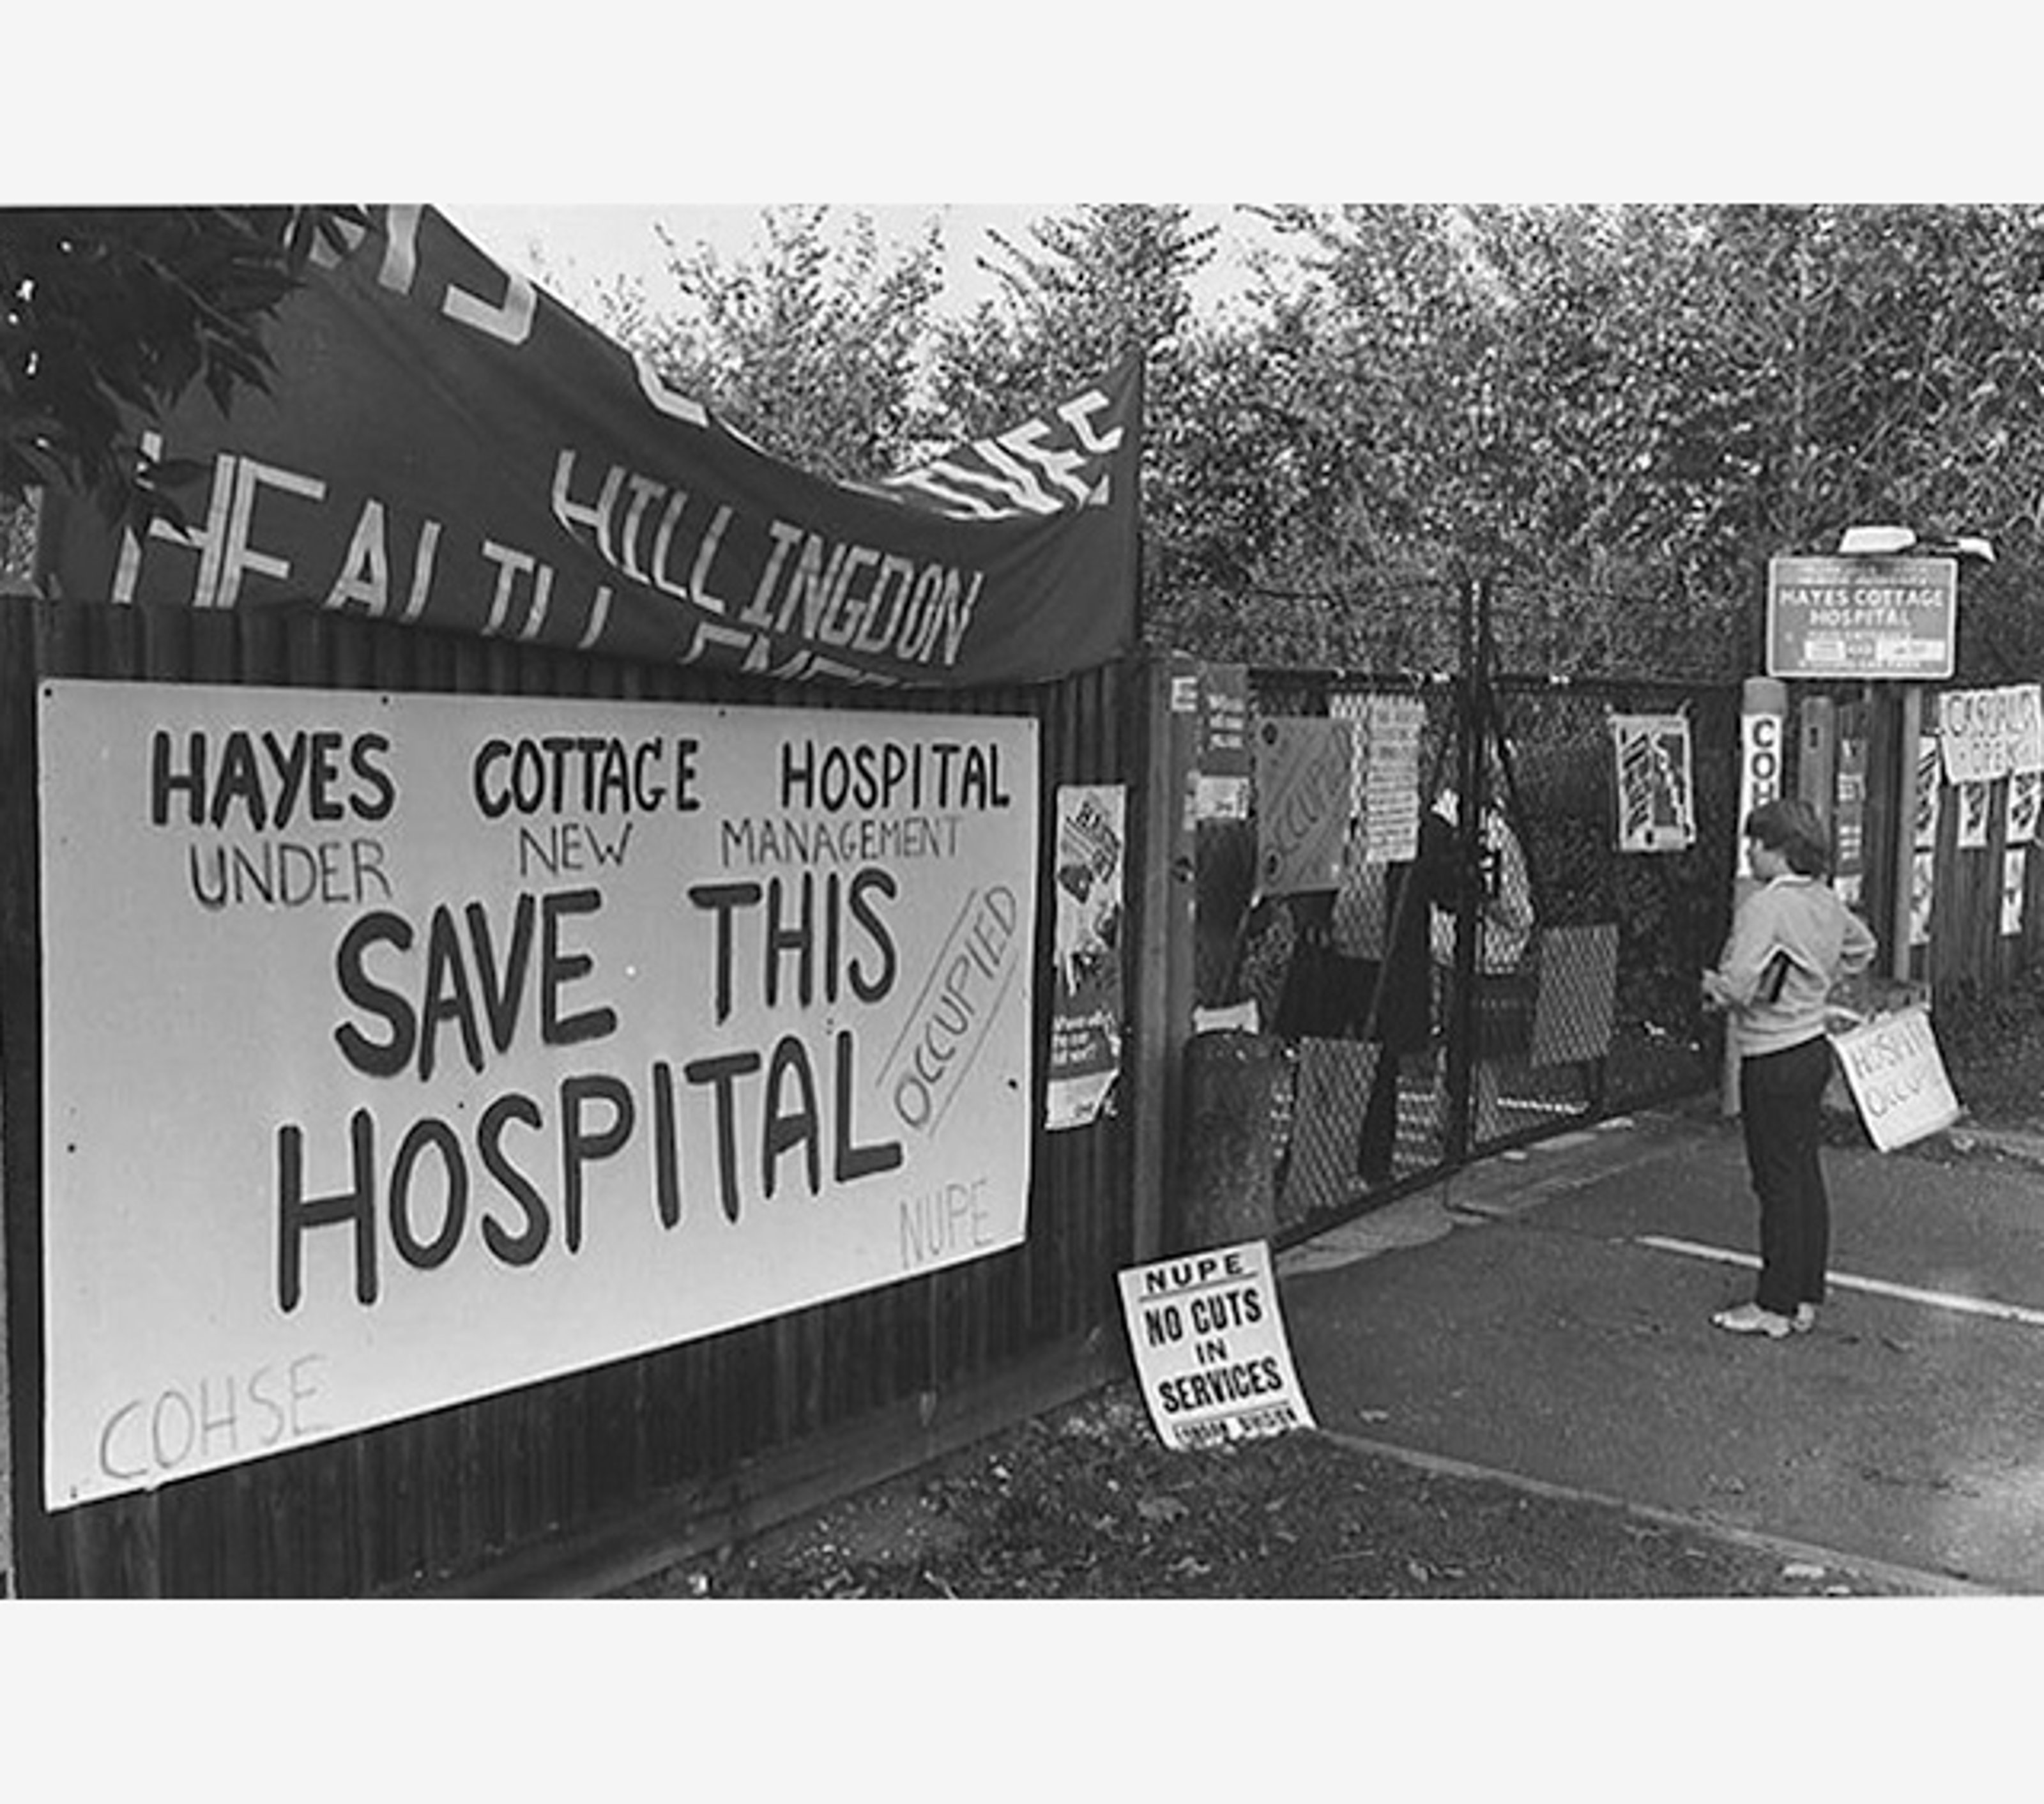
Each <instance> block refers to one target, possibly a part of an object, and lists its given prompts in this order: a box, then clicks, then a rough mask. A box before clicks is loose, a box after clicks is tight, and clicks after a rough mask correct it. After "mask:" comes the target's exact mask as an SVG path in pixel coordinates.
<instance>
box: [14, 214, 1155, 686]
mask: <svg viewBox="0 0 2044 1804" xmlns="http://www.w3.org/2000/svg"><path fill="white" fill-rule="evenodd" d="M375 218H376V221H377V225H376V226H375V229H373V230H371V231H369V232H367V233H363V234H361V235H360V237H359V242H357V243H356V244H355V245H354V247H353V248H352V250H350V251H349V252H348V253H347V254H346V255H345V256H339V257H332V256H329V257H328V258H326V259H325V261H324V263H323V264H322V265H321V267H317V268H315V270H314V271H313V272H312V275H311V279H310V280H309V282H308V283H307V285H306V287H305V288H304V289H303V290H301V291H300V292H299V293H298V294H294V295H293V296H292V297H291V298H290V300H288V301H287V302H286V303H285V304H284V306H283V307H282V309H281V310H280V311H279V317H278V321H277V325H276V326H275V329H274V330H273V331H272V333H271V335H270V337H269V340H268V344H269V346H270V349H271V355H272V356H273V358H274V359H275V363H276V366H277V368H276V374H275V375H274V376H273V378H272V379H271V394H268V395H267V396H265V395H262V394H246V395H244V396H242V397H240V398H237V399H236V402H235V403H234V406H233V409H232V413H231V414H229V415H228V416H225V417H223V416H222V415H221V413H220V412H219V411H218V410H217V408H216V407H215V406H213V402H212V401H211V399H210V398H208V397H206V395H205V394H203V392H202V390H199V389H198V387H194V390H193V393H192V395H191V397H190V398H188V399H187V400H186V402H184V403H183V404H182V405H181V406H180V407H179V410H177V411H176V412H175V413H173V414H172V415H171V417H169V418H168V419H167V420H166V421H165V422H164V423H163V429H162V430H161V432H160V433H152V435H150V437H149V438H148V440H147V441H146V442H147V443H148V445H149V448H151V449H152V451H154V452H156V455H159V456H163V457H165V458H175V459H193V460H197V461H198V462H199V463H201V464H206V465H209V466H210V472H211V473H210V475H209V478H208V479H206V480H203V481H201V482H198V483H194V484H193V485H192V486H191V487H190V488H188V489H186V490H180V491H179V502H180V504H181V505H182V506H183V508H184V510H185V513H186V519H187V523H188V524H187V528H186V531H185V532H184V533H182V534H180V533H178V532H176V531H175V530H173V529H171V528H169V527H167V526H165V525H158V526H156V527H155V528H153V529H152V531H151V532H150V533H149V534H148V536H147V537H136V536H135V535H133V534H118V533H113V532H111V531H109V529H108V528H107V527H106V524H105V522H104V521H103V520H102V517H100V515H99V514H98V511H97V510H95V509H94V508H93V507H92V506H90V504H87V503H84V502H72V503H71V505H69V506H67V507H65V508H63V509H62V510H60V518H59V521H58V523H57V527H56V546H55V550H56V557H55V560H54V571H55V575H56V586H57V590H58V592H59V593H60V594H64V595H68V596H71V597H75V598H79V599H83V600H105V599H107V598H112V599H113V600H114V601H117V602H148V603H156V604H167V605H186V606H192V607H197V608H226V607H258V606H273V605H279V604H286V605H290V604H295V605H298V606H313V607H318V608H325V609H330V610H335V611H337V612H340V613H344V614H357V615H363V616H370V617H377V618H380V619H385V620H393V621H406V622H410V623H413V624H417V625H425V626H434V627H442V628H451V629H455V630H459V631H467V632H470V633H479V634H483V635H486V636H488V637H503V638H509V639H516V640H530V641H534V642H537V643H540V644H551V645H559V646H567V647H572V648H577V649H579V650H582V651H587V652H599V653H602V654H605V655H609V656H617V657H624V658H629V659H634V660H640V661H644V662H658V663H674V664H701V665H706V666H711V667H721V668H725V669H730V670H735V671H747V672H751V673H753V674H755V675H762V676H768V677H774V678H778V679H793V680H799V681H824V682H829V681H836V682H846V683H878V684H886V685H892V686H913V687H939V688H955V687H969V686H974V685H979V684H988V683H1034V682H1039V681H1043V680H1047V679H1052V678H1055V677H1058V676H1062V675H1066V674H1067V673H1069V672H1070V671H1075V670H1082V669H1085V668H1087V667H1090V666H1093V665H1095V664H1101V663H1103V662H1105V661H1106V660H1109V659H1112V658H1113V657H1115V656H1118V655H1120V653H1122V652H1124V651H1126V650H1127V649H1128V648H1129V647H1130V646H1131V644H1132V643H1133V640H1134V637H1135V581H1136V535H1137V510H1136V459H1137V454H1138V449H1139V440H1140V437H1141V410H1142V398H1141V372H1140V363H1139V360H1131V362H1129V363H1127V364H1126V365H1124V366H1123V367H1120V369H1118V370H1116V371H1112V372H1110V373H1108V374H1106V375H1104V376H1103V377H1102V379H1101V381H1100V382H1099V383H1097V385H1096V386H1094V387H1091V388H1089V389H1086V390H1083V391H1082V392H1080V393H1078V394H1073V395H1070V396H1069V397H1066V398H1061V399H1058V400H1057V401H1055V402H1054V404H1052V405H1050V406H1047V407H1046V408H1045V410H1044V411H1043V413H1041V414H1039V416H1037V417H1035V418H1032V419H1030V420H1028V421H1024V422H1022V423H1021V424H1020V425H1016V426H1015V427H1013V428H1012V429H1009V430H1007V431H1005V432H1003V433H1000V434H998V435H997V436H996V437H993V438H990V439H985V440H977V441H975V442H974V443H973V444H969V445H963V446H960V447H958V448H955V449H954V450H952V451H950V452H946V453H945V454H944V455H943V456H941V457H939V458H937V459H936V460H932V461H931V462H929V463H927V464H922V465H920V466H919V467H916V469H914V470H912V471H907V472H905V473H904V474H902V475H897V476H894V477H891V478H889V479H887V480H886V481H885V482H882V483H875V484H872V485H870V486H859V487H855V486H851V485H847V484H844V483H836V482H832V481H829V480H828V479H824V478H821V477H819V476H816V475H811V474H809V473H807V472H805V471H801V470H800V469H797V468H795V467H793V466H791V465H790V464H786V463H783V462H782V461H780V460H778V459H775V458H773V457H770V456H767V454H766V453H765V452H763V451H761V450H760V449H759V448H758V447H757V446H755V445H754V444H751V442H750V441H749V440H747V439H745V438H744V437H742V436H741V435H740V434H739V433H736V432H734V431H732V429H729V428H728V427H727V426H725V425H722V424H721V423H720V421H717V419H716V418H714V417H713V416H711V415H710V414H709V413H707V412H705V410H704V409H703V408H702V407H701V406H699V405H698V404H697V403H696V402H694V401H693V400H691V399H690V398H687V397H686V396H684V395H681V394H675V393H674V392H672V391H671V390H668V389H667V388H666V387H664V386H663V384H662V383H661V382H660V381H659V378H658V377H657V376H656V375H655V374H654V373H653V371H651V369H650V368H649V367H647V366H646V365H644V363H641V362H640V361H639V360H636V359H635V357H634V356H633V355H632V353H631V352H628V351H627V350H626V349H625V348H624V347H622V346H621V345H620V344H617V343H615V342H614V341H613V340H611V339H609V338H608V337H605V335H604V334H603V333H601V332H598V331H597V329H595V328H594V326H592V325H589V324H588V323H587V322H586V321H584V320H582V319H581V318H579V317H578V316H577V315H575V314H574V313H572V312H571V311H570V310H568V309H567V308H566V307H563V306H561V305H560V304H559V302H555V300H553V299H552V298H551V297H550V296H548V295H547V294H544V293H542V292H540V290H536V289H535V288H534V287H532V285H531V284H530V283H528V282H527V281H526V280H525V279H524V278H523V277H521V276H520V275H515V274H513V273H512V272H511V271H506V270H505V269H503V268H501V267H498V265H497V264H496V263H494V262H493V261H492V260H490V258H489V257H487V256H485V255H484V254H483V252H482V251H481V250H479V249H478V248H477V247H476V246H474V244H471V243H470V242H469V241H468V240H467V239H466V238H465V237H463V236H462V235H461V233H459V232H458V231H457V230H456V229H455V227H454V226H453V225H451V223H450V222H449V221H448V220H447V219H446V218H445V217H443V216H442V215H441V214H440V213H437V212H436V211H435V210H432V209H431V208H419V207H399V206H393V207H390V208H388V209H382V210H378V212H377V213H376V214H375Z"/></svg>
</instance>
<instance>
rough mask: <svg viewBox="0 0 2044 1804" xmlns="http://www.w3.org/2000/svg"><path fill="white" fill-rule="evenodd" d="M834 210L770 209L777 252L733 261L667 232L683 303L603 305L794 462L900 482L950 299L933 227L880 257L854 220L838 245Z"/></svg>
mask: <svg viewBox="0 0 2044 1804" xmlns="http://www.w3.org/2000/svg"><path fill="white" fill-rule="evenodd" d="M760 220H761V223H762V226H763V230H764V233H765V237H766V244H765V248H763V250H762V251H761V252H759V254H758V255H757V256H749V257H741V258H738V259H735V260H726V259H724V258H723V257H720V256H718V254H717V252H715V251H714V250H713V249H711V248H709V247H707V246H697V247H695V248H692V249H689V250H684V249H683V248H682V247H681V246H679V245H678V244H675V243H674V240H672V238H671V237H667V234H665V233H663V234H662V237H663V242H664V243H665V244H666V245H667V252H668V267H667V274H668V276H669V278H670V280H671V282H672V283H673V286H674V300H678V302H680V303H681V306H679V307H678V308H677V307H676V306H674V304H673V301H670V300H667V299H665V298H663V299H657V300H656V299H655V298H654V297H652V296H650V295H649V294H647V291H646V290H645V288H644V285H643V284H639V283H620V284H617V285H615V286H613V287H612V288H611V289H609V290H607V291H606V292H605V293H604V294H602V295H601V296H600V297H599V306H600V310H601V313H603V315H604V320H603V323H604V324H605V326H606V328H607V329H609V331H611V332H612V333H613V334H614V335H615V336H616V337H617V338H619V339H620V340H621V341H622V342H623V343H624V344H628V345H629V346H631V347H632V348H633V349H635V350H638V351H641V352H644V353H645V354H646V356H647V358H648V360H650V361H651V363H652V364H653V365H654V367H655V368H656V369H657V370H659V372H660V375H661V376H662V378H663V379H664V380H666V381H667V382H668V383H670V384H671V385H672V386H673V387H675V388H677V389H678V390H682V392H684V393H686V394H692V395H694V396H695V397H696V398H697V399H699V400H701V402H703V404H704V405H705V406H708V407H709V408H710V409H711V410H713V412H714V413H717V415H718V416H719V417H720V418H721V419H723V420H724V421H725V422H726V423H727V424H728V425H732V426H733V427H735V428H736V429H738V430H739V431H740V432H742V433H745V434H746V435H747V437H750V438H751V439H753V440H755V442H757V443H758V444H760V445H762V446H763V447H764V448H766V449H767V450H769V451H770V452H774V454H775V455H776V456H780V457H782V458H784V459H786V460H788V461H790V462H791V463H795V464H800V465H801V466H802V467H805V468H806V469H810V470H813V471H816V472H817V473H819V474H820V475H828V476H833V477H836V478H838V479H840V480H844V481H863V480H867V479H872V478H874V477H878V476H882V475H889V474H891V473H892V472H893V471H894V470H896V469H897V468H899V467H901V464H903V463H904V462H905V460H907V458H908V457H909V456H910V455H911V454H912V453H913V451H914V450H915V449H916V447H917V445H918V444H919V443H920V440H921V438H922V436H923V433H924V429H925V422H924V416H923V413H922V412H921V410H920V406H919V405H918V402H917V400H916V376H917V372H918V369H919V367H920V361H921V358H922V355H923V352H924V348H925V344H926V341H927V339H928V334H929V331H930V309H931V305H932V302H933V301H934V300H935V298H936V294H937V291H938V289H939V286H940V276H939V267H938V253H939V244H938V239H937V235H936V228H935V226H934V225H932V228H931V230H930V232H929V233H928V236H926V237H924V240H922V241H921V242H920V244H916V245H914V246H913V247H912V248H910V249H909V251H908V252H906V253H905V254H904V255H902V256H899V257H898V258H894V259H892V260H889V259H888V258H886V257H884V256H882V252H881V250H880V248H879V246H878V241H877V240H876V237H875V235H874V227H873V221H872V220H871V219H870V217H868V216H867V215H866V214H863V213H854V214H853V215H852V217H851V221H850V225H849V227H848V229H847V231H846V232H845V233H843V235H842V236H839V237H834V236H833V234H832V231H831V229H830V226H831V209H829V208H828V207H770V208H767V209H764V210H763V211H762V213H761V214H760Z"/></svg>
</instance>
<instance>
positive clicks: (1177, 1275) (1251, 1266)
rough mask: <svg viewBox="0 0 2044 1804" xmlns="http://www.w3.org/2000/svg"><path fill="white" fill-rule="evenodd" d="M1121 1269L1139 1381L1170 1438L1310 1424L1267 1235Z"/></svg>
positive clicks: (1218, 1440) (1228, 1437)
mask: <svg viewBox="0 0 2044 1804" xmlns="http://www.w3.org/2000/svg"><path fill="white" fill-rule="evenodd" d="M1117 1276H1118V1277H1119V1279H1120V1285H1121V1312H1122V1319H1123V1321H1124V1323H1125V1324H1126V1325H1127V1327H1128V1344H1129V1347H1130V1349H1131V1351H1132V1352H1133V1353H1134V1354H1135V1375H1136V1382H1137V1383H1139V1384H1140V1385H1141V1386H1142V1387H1143V1401H1144V1402H1146V1403H1147V1405H1148V1406H1149V1408H1150V1420H1151V1422H1152V1423H1153V1424H1155V1427H1156V1429H1157V1435H1158V1439H1159V1440H1161V1441H1162V1442H1163V1443H1164V1444H1165V1445H1166V1447H1172V1448H1181V1449H1191V1448H1201V1447H1215V1446H1219V1445H1220V1444H1223V1443H1224V1442H1226V1441H1248V1440H1253V1439H1255V1438H1257V1437H1260V1436H1262V1435H1266V1434H1282V1433H1285V1431H1286V1430H1287V1429H1295V1428H1311V1427H1312V1425H1313V1417H1312V1412H1311V1411H1310V1410H1308V1408H1307V1406H1306V1398H1305V1393H1304V1391H1301V1389H1300V1387H1299V1375H1298V1373H1297V1371H1294V1370H1293V1365H1292V1348H1291V1344H1290V1342H1289V1340H1287V1339H1286V1338H1285V1317H1284V1314H1283V1313H1282V1311H1281V1310H1280V1309H1279V1307H1278V1302H1277V1279H1276V1276H1275V1275H1274V1273H1273V1272H1272V1271H1271V1269H1270V1243H1269V1242H1268V1241H1266V1240H1249V1241H1245V1242H1243V1244H1240V1245H1239V1246H1231V1247H1215V1248H1209V1249H1208V1250H1207V1251H1205V1252H1191V1253H1184V1254H1181V1255H1180V1256H1178V1257H1177V1258H1175V1259H1167V1260H1159V1261H1158V1263H1157V1264H1154V1265H1139V1266H1135V1267H1131V1268H1130V1269H1129V1270H1128V1271H1122V1272H1120V1273H1118V1274H1117Z"/></svg>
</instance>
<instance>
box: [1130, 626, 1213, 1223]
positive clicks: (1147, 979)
mask: <svg viewBox="0 0 2044 1804" xmlns="http://www.w3.org/2000/svg"><path fill="white" fill-rule="evenodd" d="M1129 690H1130V694H1131V702H1132V711H1133V713H1134V714H1135V723H1134V726H1135V739H1136V741H1137V743H1138V744H1139V746H1140V748H1141V752H1142V757H1141V764H1140V790H1139V797H1140V813H1139V817H1138V825H1137V828H1136V833H1135V838H1134V843H1135V846H1136V848H1137V852H1136V864H1135V898H1134V899H1135V921H1136V933H1135V947H1134V951H1133V956H1132V957H1131V961H1130V963H1131V971H1130V983H1131V992H1132V993H1131V998H1130V1011H1129V1012H1130V1025H1131V1033H1130V1036H1129V1038H1130V1041H1131V1044H1130V1048H1129V1051H1128V1055H1127V1056H1128V1079H1129V1090H1130V1094H1131V1114H1132V1117H1133V1120H1132V1124H1131V1127H1132V1140H1131V1145H1132V1156H1131V1160H1130V1175H1131V1193H1132V1194H1131V1215H1132V1217H1133V1219H1132V1221H1131V1228H1132V1230H1133V1232H1132V1235H1131V1252H1132V1254H1133V1256H1134V1257H1135V1260H1137V1261H1138V1262H1141V1261H1143V1260H1148V1259H1154V1258H1155V1257H1156V1256H1158V1254H1159V1253H1160V1252H1163V1251H1164V1250H1165V1248H1164V1239H1165V1214H1164V1197H1165V1192H1166V1188H1167V1187H1168V1186H1169V1185H1170V1183H1172V1182H1173V1179H1174V1175H1175V1173H1174V1168H1173V1160H1172V1157H1171V1152H1170V1149H1171V1148H1172V1146H1173V1145H1174V1144H1175V1140H1176V1133H1175V1131H1174V1129H1175V1126H1176V1124H1178V1122H1179V1121H1181V1119H1182V1116H1183V1101H1184V1098H1183V1083H1184V1074H1185V1043H1186V1041H1187V1040H1189V1038H1190V1037H1191V1034H1192V995H1193V815H1192V791H1191V783H1192V780H1193V738H1194V729H1195V727H1196V725H1197V721H1198V709H1199V667H1198V665H1197V664H1196V663H1195V662H1194V661H1193V660H1192V659H1191V658H1189V657H1188V656H1185V655H1184V654H1183V653H1181V652H1166V653H1163V654H1161V655H1157V656H1150V657H1147V658H1146V659H1145V660H1143V664H1142V666H1141V667H1140V673H1139V681H1137V682H1135V683H1131V685H1130V686H1129Z"/></svg>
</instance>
